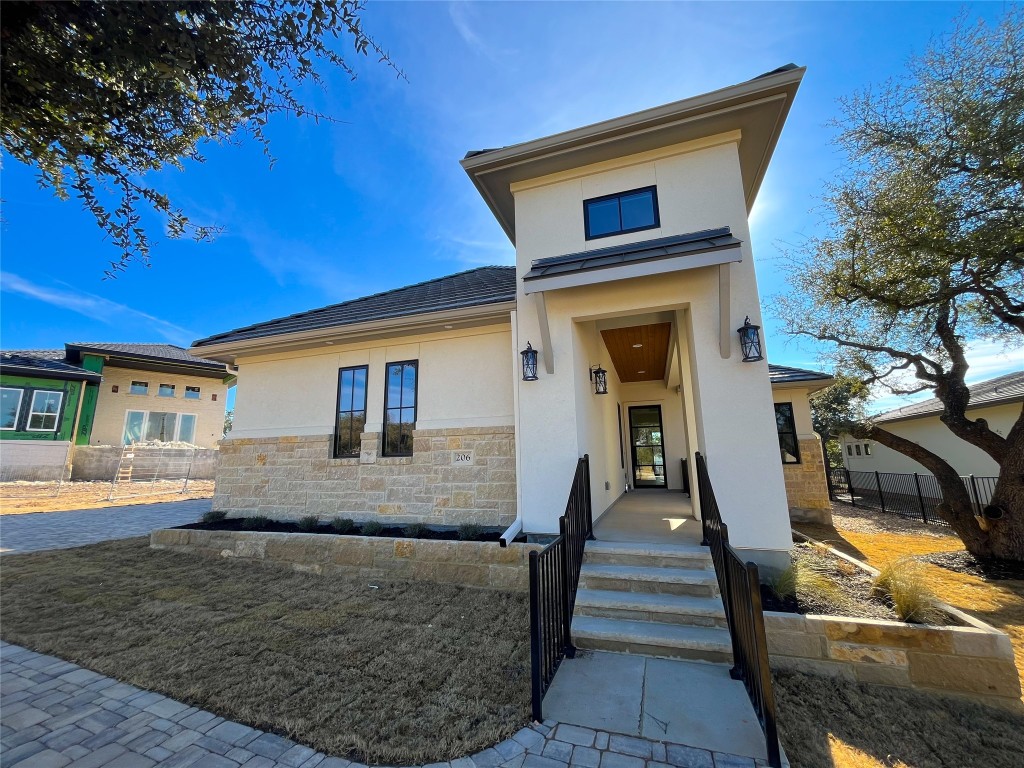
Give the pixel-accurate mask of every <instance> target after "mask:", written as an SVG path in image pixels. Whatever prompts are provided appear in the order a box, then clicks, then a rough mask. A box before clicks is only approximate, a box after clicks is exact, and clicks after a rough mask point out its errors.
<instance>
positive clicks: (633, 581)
mask: <svg viewBox="0 0 1024 768" xmlns="http://www.w3.org/2000/svg"><path fill="white" fill-rule="evenodd" d="M580 588H581V589H598V590H603V591H610V592H647V593H652V592H654V593H659V594H666V595H694V596H697V597H714V596H715V595H717V594H718V580H717V579H716V578H715V572H714V571H711V570H706V569H703V568H659V567H655V568H648V567H644V566H638V565H602V564H594V563H584V564H583V567H582V568H581V569H580Z"/></svg>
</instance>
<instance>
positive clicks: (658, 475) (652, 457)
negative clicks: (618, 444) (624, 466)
mask: <svg viewBox="0 0 1024 768" xmlns="http://www.w3.org/2000/svg"><path fill="white" fill-rule="evenodd" d="M629 435H630V438H629V440H630V446H631V453H632V457H633V487H634V488H665V487H666V484H665V441H664V435H663V434H662V430H661V406H660V405H635V406H632V407H630V409H629Z"/></svg>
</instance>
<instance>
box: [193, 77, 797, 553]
mask: <svg viewBox="0 0 1024 768" xmlns="http://www.w3.org/2000/svg"><path fill="white" fill-rule="evenodd" d="M802 76H803V70H802V69H798V68H795V67H786V68H783V69H781V70H777V71H775V72H772V73H768V74H767V75H764V76H762V77H759V78H756V79H754V80H751V81H748V82H745V83H741V84H739V85H736V86H732V87H729V88H725V89H722V90H719V91H715V92H713V93H709V94H704V95H702V96H697V97H694V98H691V99H686V100H684V101H679V102H675V103H672V104H667V105H664V106H661V107H656V108H654V109H650V110H646V111H644V112H639V113H636V114H633V115H627V116H625V117H620V118H616V119H614V120H609V121H606V122H603V123H598V124H596V125H591V126H587V127H584V128H579V129H576V130H573V131H568V132H566V133H562V134H558V135H556V136H551V137H547V138H543V139H538V140H535V141H529V142H526V143H523V144H518V145H515V146H511V147H505V148H503V149H496V150H485V151H480V152H471V153H469V154H468V155H467V156H466V158H465V159H464V160H463V161H462V165H463V167H464V169H465V170H466V172H467V173H468V174H469V176H470V179H471V180H472V181H473V183H474V184H475V185H476V186H477V188H478V190H479V191H480V193H481V195H482V196H483V198H484V200H485V201H486V203H487V205H488V206H489V207H490V208H491V211H492V212H493V214H494V215H495V217H496V218H497V220H498V222H499V223H500V225H501V226H502V228H503V229H504V231H505V232H506V234H507V235H508V237H509V239H510V240H511V241H512V242H513V243H514V245H515V248H516V266H515V267H484V268H480V269H475V270H471V271H468V272H463V273H460V274H457V275H451V276H448V277H442V278H439V279H436V280H430V281H427V282H424V283H419V284H417V285H413V286H409V287H406V288H400V289H397V290H394V291H388V292H386V293H381V294H376V295H374V296H368V297H366V298H362V299H356V300H354V301H348V302H344V303H342V304H336V305H333V306H329V307H324V308H322V309H315V310H312V311H309V312H304V313H300V314H297V315H292V316H289V317H285V318H280V319H276V320H271V321H268V322H263V323H258V324H256V325H251V326H247V327H244V328H239V329H236V330H233V331H228V332H226V333H221V334H218V335H215V336H211V337H209V338H205V339H201V340H199V341H197V342H195V344H194V350H195V352H196V354H199V355H202V356H203V357H206V358H210V359H214V360H219V361H221V362H223V363H227V364H231V365H236V366H237V367H238V370H239V375H240V379H241V383H240V389H239V392H238V398H237V404H236V410H235V421H234V429H233V431H232V432H231V434H230V435H228V437H227V438H226V439H225V440H224V441H223V442H222V445H221V461H220V467H219V469H218V474H217V489H216V495H215V497H214V508H215V509H219V510H225V511H227V512H230V513H232V514H244V515H251V514H257V513H261V514H267V515H271V516H278V517H292V518H295V517H299V516H302V515H306V514H315V515H320V516H347V517H354V518H357V519H369V518H375V519H381V520H385V521H393V522H396V523H405V522H413V521H420V522H427V523H447V524H453V523H460V522H464V521H472V522H476V523H481V524H488V525H501V526H506V525H510V524H515V523H518V524H521V526H522V528H523V530H525V531H526V532H529V533H551V532H554V531H556V530H557V520H558V517H559V515H560V514H562V512H563V511H564V509H565V500H566V494H567V492H568V489H569V487H570V484H571V481H572V478H573V473H574V470H575V468H576V463H577V459H578V457H580V456H582V455H584V454H589V456H590V479H591V496H592V500H593V507H594V514H595V516H600V515H601V514H604V513H605V512H606V511H607V510H608V509H609V508H610V506H611V505H612V504H613V503H614V502H616V500H617V499H619V497H620V496H621V495H622V494H623V493H624V492H626V491H627V490H630V489H632V488H643V487H653V488H668V489H675V490H678V489H680V488H681V487H682V482H683V477H682V473H683V465H682V461H681V460H682V459H687V462H688V465H689V466H690V467H692V466H693V465H694V455H695V453H696V452H698V451H700V452H702V453H703V454H704V455H705V456H706V457H707V459H708V464H709V469H710V473H711V475H712V479H713V480H714V483H715V487H716V489H717V496H718V501H719V503H720V506H721V508H722V513H723V515H724V517H725V519H726V521H727V522H728V523H729V526H730V532H731V536H732V542H733V544H734V545H736V546H738V547H739V548H741V549H743V550H745V554H746V556H748V557H750V558H751V559H755V560H758V561H760V562H762V563H768V564H772V565H783V564H786V563H788V550H789V548H790V546H791V543H792V538H791V534H790V526H789V514H788V511H787V509H788V506H789V505H788V504H787V499H786V484H785V476H784V473H783V471H782V467H781V462H780V460H779V458H778V457H779V456H780V442H779V441H780V438H779V429H778V428H777V426H776V423H777V422H776V421H775V420H773V419H772V414H773V407H772V405H773V397H772V387H771V382H770V380H769V375H768V365H767V363H766V362H765V361H764V358H763V355H762V356H758V355H751V357H753V358H755V359H753V360H751V361H749V362H745V361H744V354H743V352H742V351H741V344H740V336H739V334H738V333H737V329H738V328H740V327H741V326H743V325H744V320H745V318H746V317H748V316H749V318H750V319H751V321H752V323H754V324H757V323H758V322H759V316H760V303H759V297H758V290H757V282H756V278H755V273H754V262H753V253H752V251H751V246H750V233H749V226H748V220H747V217H748V214H749V212H750V209H751V208H752V206H753V205H754V201H755V199H756V196H757V192H758V188H759V186H760V184H761V180H762V179H763V177H764V174H765V171H766V169H767V165H768V162H769V160H770V158H771V155H772V151H773V149H774V147H775V144H776V142H777V141H778V138H779V134H780V132H781V130H782V126H783V124H784V122H785V118H786V116H787V114H788V112H789V108H790V106H791V104H792V101H793V98H794V96H795V94H796V90H797V87H798V85H799V83H800V80H801V78H802ZM530 350H535V351H536V352H537V353H538V355H539V357H538V358H537V359H536V362H535V363H534V364H531V363H533V360H532V359H531V356H530V355H529V354H526V355H524V354H523V353H524V352H527V353H529V352H530ZM524 362H525V363H526V364H525V365H524ZM794 419H799V417H797V416H796V415H794ZM796 431H797V435H796V440H797V444H798V447H800V450H801V451H802V452H803V455H805V454H806V453H807V449H805V448H803V447H802V446H800V445H799V442H800V439H801V437H802V436H805V435H806V433H807V432H808V431H809V430H805V429H804V426H803V425H801V424H799V423H798V424H797V427H796Z"/></svg>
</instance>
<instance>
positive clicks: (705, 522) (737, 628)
mask: <svg viewBox="0 0 1024 768" xmlns="http://www.w3.org/2000/svg"><path fill="white" fill-rule="evenodd" d="M695 463H696V465H697V490H698V492H699V495H700V517H701V528H702V531H703V535H704V540H703V541H702V542H701V544H703V545H704V546H707V547H710V549H711V559H712V561H713V562H714V564H715V575H716V576H717V577H718V588H719V591H720V592H721V593H722V604H723V606H724V608H725V619H726V621H727V622H728V625H729V636H730V637H731V638H732V657H733V668H732V670H730V674H731V675H732V677H733V679H736V680H742V681H743V685H744V686H745V687H746V689H747V695H748V696H749V697H750V703H751V704H752V705H753V707H754V712H755V713H756V714H757V719H758V722H760V724H761V730H762V731H764V740H765V748H766V750H767V753H768V765H770V766H772V768H779V767H780V766H781V765H782V754H781V750H780V748H779V730H778V719H777V715H776V710H775V689H774V688H773V687H772V674H771V669H770V667H769V663H768V640H767V637H766V635H765V630H764V611H763V609H762V607H761V580H760V577H759V574H758V571H757V565H755V564H754V563H749V562H748V563H745V562H743V558H741V557H740V556H739V553H738V552H737V551H736V550H735V549H733V547H732V545H731V544H729V526H727V525H726V524H725V523H724V522H722V515H721V511H720V510H719V508H718V502H717V501H716V499H715V489H714V488H713V487H712V485H711V477H710V475H708V466H707V462H706V461H705V459H704V457H703V456H701V455H700V454H699V453H698V454H697V455H696V462H695Z"/></svg>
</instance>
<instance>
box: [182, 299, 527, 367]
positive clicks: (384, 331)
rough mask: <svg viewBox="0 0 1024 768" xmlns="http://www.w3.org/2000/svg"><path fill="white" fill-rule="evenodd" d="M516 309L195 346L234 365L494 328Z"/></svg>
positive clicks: (430, 315) (498, 305)
mask: <svg viewBox="0 0 1024 768" xmlns="http://www.w3.org/2000/svg"><path fill="white" fill-rule="evenodd" d="M515 308H516V302H515V300H514V299H512V300H509V301H501V302H490V303H487V304H477V305H474V306H471V307H460V308H458V309H453V310H444V311H441V312H424V313H421V314H418V315H405V316H402V317H393V318H387V319H385V320H372V321H368V322H364V323H351V324H349V325H335V326H331V327H329V328H316V329H313V330H308V331H295V332H292V333H280V334H274V335H272V336H257V337H253V338H248V339H239V340H237V341H225V342H220V343H215V344H203V345H201V346H198V347H197V346H193V347H192V349H194V350H195V351H196V352H197V353H199V354H202V355H203V356H204V357H208V358H212V359H214V360H219V361H222V362H226V363H234V361H235V360H236V359H237V358H239V357H244V356H252V355H261V354H272V353H274V352H277V351H285V350H288V349H309V348H311V347H314V346H316V345H318V344H323V343H325V342H327V341H331V342H340V343H346V342H356V341H360V340H363V339H372V338H383V337H394V336H397V335H413V334H422V333H431V332H439V331H443V330H445V329H444V325H446V324H447V325H455V324H459V325H461V326H463V327H473V326H476V325H491V324H494V323H496V322H509V321H510V312H512V311H513V310H514V309H515Z"/></svg>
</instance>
